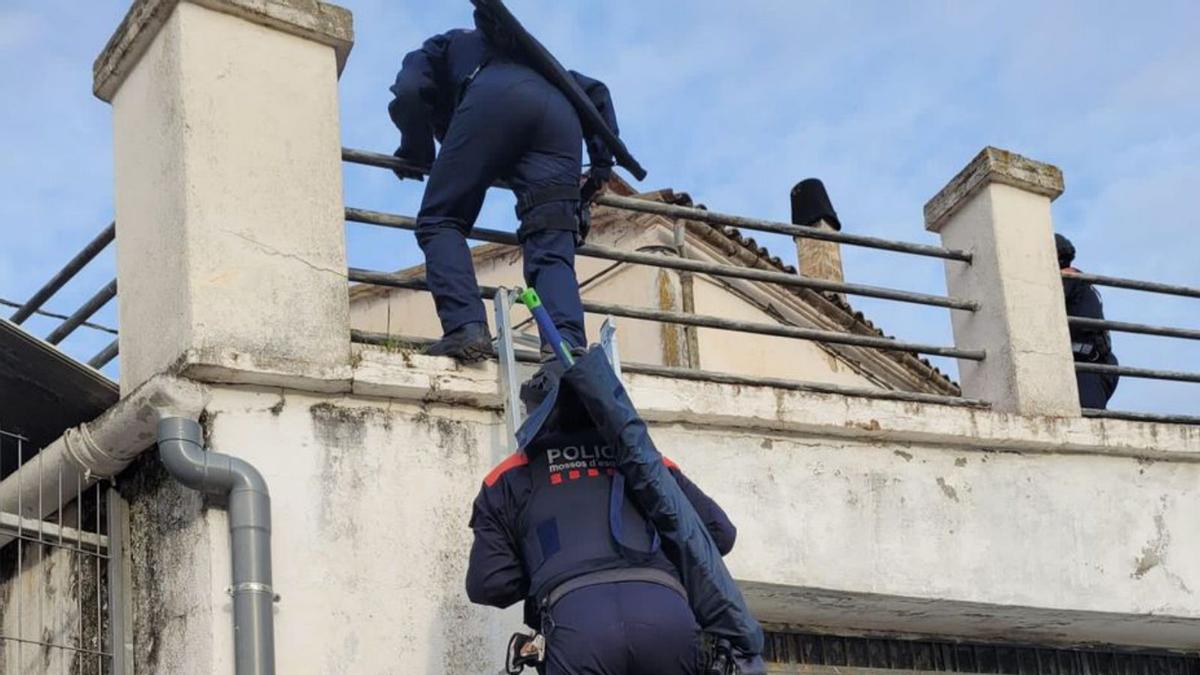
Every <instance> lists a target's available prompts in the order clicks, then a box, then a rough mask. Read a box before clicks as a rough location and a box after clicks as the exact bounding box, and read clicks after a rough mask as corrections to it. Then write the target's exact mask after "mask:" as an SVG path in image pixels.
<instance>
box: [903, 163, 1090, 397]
mask: <svg viewBox="0 0 1200 675" xmlns="http://www.w3.org/2000/svg"><path fill="white" fill-rule="evenodd" d="M1062 191H1063V179H1062V172H1061V171H1059V170H1058V168H1057V167H1054V166H1051V165H1049V164H1043V163H1041V162H1036V161H1033V160H1031V159H1027V158H1025V157H1022V156H1020V155H1017V154H1015V153H1011V152H1008V151H1006V150H1000V149H997V148H992V147H988V148H984V149H983V151H982V152H980V153H979V155H977V156H976V157H975V159H973V160H972V161H971V163H970V164H968V165H967V167H966V168H965V169H963V170H962V171H961V172H959V174H958V175H957V176H955V177H954V179H953V180H951V181H950V183H949V184H948V185H947V186H946V187H945V188H944V189H942V191H941V192H940V193H938V195H937V196H935V197H934V198H933V199H931V200H930V201H929V203H928V204H926V205H925V227H926V229H928V230H929V231H931V232H937V233H938V234H940V235H941V237H942V243H943V245H944V246H946V247H947V248H955V249H965V250H969V251H971V252H972V254H973V256H974V258H973V262H972V263H971V264H965V263H961V262H956V261H947V262H946V286H947V289H948V290H949V292H950V295H951V296H953V297H956V298H960V299H963V300H973V301H975V302H977V303H978V304H979V305H980V309H979V311H976V312H953V313H952V321H953V325H954V339H955V344H957V345H958V346H960V347H968V346H969V347H972V348H983V349H985V350H986V351H987V355H988V356H987V359H986V360H985V361H982V362H969V361H960V362H959V370H960V379H961V381H962V389H963V395H964V396H968V397H971V398H978V399H983V400H985V401H988V402H989V403H991V404H992V406H993V408H995V409H996V410H1000V411H1003V412H1013V413H1019V414H1021V415H1030V416H1050V417H1078V416H1079V415H1080V408H1079V393H1078V390H1077V388H1076V384H1075V366H1074V360H1073V359H1072V356H1071V341H1070V337H1069V333H1068V331H1067V318H1066V308H1065V306H1064V303H1063V295H1062V279H1061V277H1060V275H1059V273H1058V266H1057V261H1056V257H1055V252H1054V228H1053V225H1052V222H1051V215H1050V203H1051V201H1053V200H1054V199H1055V198H1056V197H1058V195H1060V194H1062Z"/></svg>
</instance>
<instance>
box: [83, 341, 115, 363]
mask: <svg viewBox="0 0 1200 675" xmlns="http://www.w3.org/2000/svg"><path fill="white" fill-rule="evenodd" d="M120 353H121V341H120V340H113V341H112V342H110V343H108V346H107V347H105V348H104V349H102V350H100V353H98V354H96V355H95V356H93V357H92V358H91V359H89V360H88V365H89V366H91V367H93V368H95V369H96V370H100V369H101V368H103V367H104V366H107V365H108V364H109V363H111V362H112V360H113V359H115V358H117V355H118V354H120Z"/></svg>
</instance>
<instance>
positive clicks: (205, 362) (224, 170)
mask: <svg viewBox="0 0 1200 675" xmlns="http://www.w3.org/2000/svg"><path fill="white" fill-rule="evenodd" d="M350 35H351V32H350V16H349V13H348V12H346V11H345V10H342V9H340V8H336V7H333V6H330V5H325V4H323V3H319V2H313V1H311V0H308V1H304V0H220V1H218V0H203V1H199V0H186V1H181V0H141V1H139V2H137V3H135V4H134V6H133V9H132V10H131V11H130V14H129V16H128V17H126V19H125V22H124V23H123V24H122V26H121V28H120V29H119V30H118V32H117V35H116V36H114V38H113V40H112V42H110V44H109V46H108V47H107V48H106V50H105V53H104V54H103V55H102V56H101V58H100V60H99V61H98V62H97V81H96V87H97V91H98V92H100V94H101V95H102V96H103V97H106V98H109V99H111V101H112V104H113V117H114V151H115V158H116V211H117V218H116V220H117V267H118V279H119V283H120V287H121V296H120V300H121V302H120V315H121V316H120V321H121V345H120V349H121V359H122V363H121V388H122V391H123V392H128V391H131V390H132V389H134V388H136V387H137V386H138V385H139V384H141V383H142V382H144V381H146V380H147V379H149V378H150V377H153V376H154V375H155V374H157V373H161V372H164V371H171V372H175V373H178V374H183V375H186V376H189V377H194V378H197V379H206V380H216V381H223V382H255V383H262V384H274V385H283V384H289V383H296V382H297V381H302V382H301V384H302V386H309V387H311V388H313V389H318V390H329V389H331V388H337V387H338V385H337V383H338V382H339V381H342V382H345V381H348V379H349V359H350V345H349V304H348V298H347V292H346V284H347V282H346V251H345V232H344V227H345V226H344V220H343V209H344V205H343V200H342V168H341V142H340V129H339V122H338V99H337V75H338V65H339V62H340V59H341V57H343V56H344V54H345V52H346V51H347V50H348V49H349V44H350V43H349V41H350ZM339 55H341V56H339ZM239 371H244V373H245V374H242V375H239Z"/></svg>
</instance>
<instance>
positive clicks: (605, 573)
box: [542, 567, 687, 611]
mask: <svg viewBox="0 0 1200 675" xmlns="http://www.w3.org/2000/svg"><path fill="white" fill-rule="evenodd" d="M628 581H644V582H647V583H651V584H658V585H659V586H666V587H667V588H669V589H671V590H673V591H675V592H676V593H678V594H679V595H680V597H682V598H684V599H685V600H686V599H687V591H685V590H684V589H683V584H681V583H679V579H676V578H675V575H674V574H671V573H670V572H667V571H665V570H660V569H657V568H654V567H622V568H618V569H613V570H601V571H599V572H589V573H588V574H583V575H580V576H577V577H575V578H573V579H568V580H566V581H564V582H562V583H561V584H559V585H557V586H555V587H554V590H552V591H550V593H549V594H547V595H546V599H545V600H544V601H543V602H542V609H543V611H545V610H548V609H550V608H551V607H553V606H554V605H555V603H557V602H558V601H559V600H562V599H563V597H564V596H565V595H567V594H568V593H570V592H572V591H577V590H579V589H581V588H587V587H588V586H598V585H600V584H619V583H625V582H628Z"/></svg>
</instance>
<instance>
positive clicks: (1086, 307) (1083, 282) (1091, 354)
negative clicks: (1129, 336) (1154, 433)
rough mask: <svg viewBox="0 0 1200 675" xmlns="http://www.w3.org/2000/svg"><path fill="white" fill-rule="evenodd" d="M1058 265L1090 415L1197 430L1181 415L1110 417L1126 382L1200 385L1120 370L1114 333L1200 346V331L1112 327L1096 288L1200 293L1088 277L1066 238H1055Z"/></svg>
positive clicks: (1198, 377) (1193, 378)
mask: <svg viewBox="0 0 1200 675" xmlns="http://www.w3.org/2000/svg"><path fill="white" fill-rule="evenodd" d="M1054 238H1055V246H1056V249H1057V254H1058V265H1059V268H1060V269H1061V271H1062V277H1063V297H1064V299H1065V301H1066V309H1067V324H1068V327H1069V328H1070V332H1071V353H1072V354H1073V355H1074V357H1075V371H1076V381H1077V383H1078V385H1079V402H1080V405H1081V406H1082V408H1083V412H1084V415H1087V416H1090V417H1111V418H1118V419H1148V420H1156V421H1165V422H1182V423H1189V424H1195V423H1197V422H1200V420H1197V419H1196V418H1192V417H1185V416H1181V415H1152V414H1147V413H1135V412H1122V411H1109V410H1108V409H1107V408H1108V402H1109V399H1111V398H1112V396H1113V392H1115V391H1116V388H1117V385H1118V383H1119V382H1120V379H1121V377H1122V376H1124V377H1132V378H1145V379H1153V380H1171V381H1176V382H1194V383H1200V373H1195V372H1182V371H1169V370H1154V369H1148V368H1136V367H1127V366H1122V365H1120V362H1119V361H1118V360H1117V356H1116V353H1115V352H1114V350H1113V340H1112V332H1113V331H1117V332H1123V333H1138V334H1142V335H1155V336H1160V337H1172V338H1180V339H1185V340H1200V330H1193V329H1187V328H1171V327H1165V326H1153V325H1149V324H1139V323H1129V322H1123V321H1109V320H1108V319H1106V318H1105V316H1104V301H1103V298H1102V296H1101V294H1100V291H1098V290H1097V289H1096V286H1108V287H1112V288H1123V289H1128V290H1136V291H1144V292H1149V293H1157V294H1162V295H1174V296H1179V297H1187V298H1200V288H1189V287H1186V286H1173V285H1169V284H1160V283H1155V282H1149V281H1138V280H1135V279H1122V278H1118V277H1108V276H1101V275H1095V274H1085V273H1084V272H1082V271H1080V270H1079V269H1078V268H1076V267H1075V256H1076V250H1075V245H1074V244H1072V243H1071V241H1070V240H1069V239H1067V238H1066V237H1064V236H1063V235H1061V234H1056V235H1055V237H1054Z"/></svg>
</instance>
